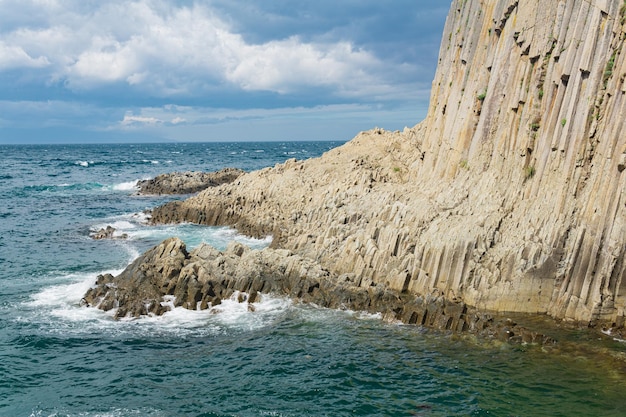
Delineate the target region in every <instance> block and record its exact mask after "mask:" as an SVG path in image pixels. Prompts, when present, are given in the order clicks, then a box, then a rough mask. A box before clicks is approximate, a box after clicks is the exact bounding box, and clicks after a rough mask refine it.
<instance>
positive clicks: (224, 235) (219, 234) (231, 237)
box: [205, 227, 272, 249]
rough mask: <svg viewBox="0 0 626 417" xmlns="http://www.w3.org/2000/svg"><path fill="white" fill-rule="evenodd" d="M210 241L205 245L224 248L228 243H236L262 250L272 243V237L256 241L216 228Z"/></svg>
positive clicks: (228, 228) (222, 228)
mask: <svg viewBox="0 0 626 417" xmlns="http://www.w3.org/2000/svg"><path fill="white" fill-rule="evenodd" d="M211 240H212V241H206V242H205V243H209V244H214V245H217V246H220V247H226V246H227V245H228V243H229V242H231V241H236V242H239V243H243V244H244V245H246V246H248V247H250V248H253V249H262V248H265V247H267V246H269V245H270V244H271V243H272V236H266V237H264V238H262V239H257V238H253V237H249V236H245V235H242V234H240V233H239V232H237V231H236V230H235V229H232V228H230V227H216V228H214V232H213V236H212V239H211Z"/></svg>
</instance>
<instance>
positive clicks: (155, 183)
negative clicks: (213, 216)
mask: <svg viewBox="0 0 626 417" xmlns="http://www.w3.org/2000/svg"><path fill="white" fill-rule="evenodd" d="M243 173H244V171H242V170H240V169H236V168H224V169H221V170H219V171H216V172H173V173H169V174H161V175H158V176H156V177H155V178H152V179H150V180H143V181H139V182H138V183H137V187H139V190H138V191H137V194H139V195H162V194H192V193H197V192H199V191H202V190H204V189H206V188H209V187H216V186H218V185H222V184H227V183H229V182H233V181H234V180H236V179H237V178H238V177H239V176H240V175H242V174H243Z"/></svg>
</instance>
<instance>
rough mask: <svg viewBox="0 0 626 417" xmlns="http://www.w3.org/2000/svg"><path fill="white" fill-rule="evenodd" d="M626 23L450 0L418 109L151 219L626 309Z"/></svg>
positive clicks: (615, 322)
mask: <svg viewBox="0 0 626 417" xmlns="http://www.w3.org/2000/svg"><path fill="white" fill-rule="evenodd" d="M625 23H626V2H624V1H623V0H567V1H557V0H555V1H550V2H539V0H520V1H513V0H455V1H454V2H453V4H452V8H451V10H450V14H449V16H448V20H447V23H446V28H445V33H444V35H443V41H442V45H441V52H440V57H439V67H438V70H437V73H436V76H435V79H434V82H433V88H432V94H431V104H430V109H429V113H428V116H427V118H426V119H425V120H424V121H423V122H422V123H420V124H419V125H417V126H415V127H414V128H411V129H408V128H407V129H405V130H404V131H403V132H387V131H383V130H381V129H374V130H371V131H368V132H363V133H361V134H359V135H358V136H357V137H356V138H354V139H353V140H352V141H350V142H348V143H347V144H345V145H344V146H342V147H340V148H337V149H334V150H332V151H329V152H327V153H326V154H325V155H324V156H322V157H321V158H318V159H312V160H307V161H296V160H290V161H287V162H286V163H284V164H280V165H277V166H275V167H273V168H267V169H264V170H260V171H256V172H252V173H249V174H246V175H243V176H241V177H239V178H238V179H237V180H236V181H234V182H233V183H231V184H227V185H223V186H220V187H217V188H211V189H208V190H206V191H203V192H202V193H200V194H199V195H197V196H194V197H192V198H190V199H188V200H186V201H184V202H176V203H170V204H167V205H165V206H162V207H159V208H157V209H155V210H154V211H153V217H152V219H153V221H154V222H155V223H160V222H179V221H193V222H197V223H200V224H207V225H225V224H227V225H234V226H235V227H237V228H238V229H239V230H241V231H242V232H244V233H248V234H251V235H257V236H262V235H266V234H272V235H273V236H274V241H273V244H272V247H273V248H274V249H267V250H268V251H271V250H275V249H287V250H289V251H290V253H293V254H296V255H297V256H298V257H302V258H304V259H309V260H312V261H315V262H317V263H318V264H319V265H321V266H322V267H323V268H324V269H325V270H326V271H328V273H329V274H330V276H334V277H339V276H349V277H350V279H351V282H353V283H354V284H355V285H356V286H357V287H360V288H372V287H379V286H384V287H385V288H389V289H391V290H394V291H396V292H397V293H398V294H412V295H421V296H424V297H426V296H429V297H443V298H445V299H447V300H450V301H456V302H462V303H465V304H467V305H469V306H471V307H472V308H476V309H478V310H488V311H501V312H504V311H506V312H525V313H547V314H549V315H551V316H553V317H555V318H560V319H568V320H572V321H577V322H583V323H592V324H602V325H608V326H616V327H620V326H623V324H624V316H625V314H626V313H625V309H626V279H625V276H626V263H625V261H624V255H625V252H626V195H625V191H626V178H625V176H626V173H624V170H625V168H626V133H624V132H625V131H626V129H625V128H626V126H625V120H626V97H625V95H626V85H625V84H624V79H625V77H626V61H625V60H626V51H625V48H624V39H625V38H626V26H625ZM402 314H403V315H404V316H406V317H408V318H407V320H406V321H409V322H415V321H417V320H418V319H417V318H415V320H413V319H412V318H411V315H410V314H407V312H406V311H403V312H402Z"/></svg>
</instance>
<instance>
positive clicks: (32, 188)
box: [22, 182, 105, 193]
mask: <svg viewBox="0 0 626 417" xmlns="http://www.w3.org/2000/svg"><path fill="white" fill-rule="evenodd" d="M103 188H105V186H104V185H103V184H100V183H98V182H87V183H78V184H69V183H61V184H48V185H46V184H44V185H27V186H25V187H22V191H24V192H26V193H38V192H51V193H54V192H67V191H91V190H98V189H103Z"/></svg>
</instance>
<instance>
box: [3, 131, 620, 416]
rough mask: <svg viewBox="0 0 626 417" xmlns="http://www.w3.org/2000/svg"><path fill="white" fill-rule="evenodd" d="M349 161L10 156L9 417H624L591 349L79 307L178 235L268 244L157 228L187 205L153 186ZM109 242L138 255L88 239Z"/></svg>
mask: <svg viewBox="0 0 626 417" xmlns="http://www.w3.org/2000/svg"><path fill="white" fill-rule="evenodd" d="M337 145H338V143H332V142H308V143H306V142H305V143H303V142H293V143H278V142H276V143H243V144H241V143H236V144H232V143H231V144H226V143H224V144H158V145H157V144H142V145H71V146H61V145H54V146H43V145H41V146H2V145H0V416H55V417H57V416H58V417H62V416H85V417H95V416H102V417H105V416H114V417H117V416H119V417H123V416H159V417H160V416H456V415H459V416H622V415H626V374H625V372H624V370H623V369H624V368H623V367H621V366H616V365H615V363H612V362H610V361H607V360H606V355H599V354H595V353H590V351H588V350H581V351H580V352H576V351H573V350H572V349H569V350H568V351H567V352H565V353H562V352H560V351H559V349H541V348H539V347H533V346H511V345H507V344H499V343H490V342H486V341H476V340H473V339H472V338H470V337H458V336H453V335H449V334H441V333H436V332H432V331H428V330H426V329H421V328H419V327H415V326H403V325H397V324H389V323H384V322H382V321H381V320H380V319H379V318H378V317H376V316H369V315H363V314H359V313H355V312H345V311H330V310H324V309H318V308H315V307H314V306H303V305H299V304H297V303H294V302H291V301H289V300H286V299H281V298H274V297H269V296H268V297H264V299H263V301H262V302H261V303H260V304H259V305H258V306H257V309H256V311H255V312H249V311H247V309H246V306H245V305H240V304H237V303H236V302H234V301H233V302H228V301H226V302H224V304H223V305H221V306H219V309H216V310H213V311H202V312H199V311H187V310H182V309H177V310H174V311H172V312H170V313H167V314H166V315H164V316H163V317H158V318H155V317H150V318H143V319H139V320H125V321H114V320H112V319H111V316H110V314H107V313H104V312H101V311H99V310H95V309H89V308H83V307H80V306H79V302H80V299H81V297H82V295H83V294H84V292H85V291H86V290H87V289H88V288H89V286H90V285H92V284H93V282H94V281H95V277H96V276H97V275H98V274H100V273H103V272H113V273H115V272H119V271H121V270H122V269H123V268H124V267H125V266H126V265H127V264H128V263H129V262H130V261H131V260H132V259H134V258H135V257H136V256H138V255H139V254H140V253H141V252H143V251H144V250H146V249H148V248H149V247H151V246H152V245H154V244H156V243H158V242H159V241H161V240H162V239H164V238H166V237H169V236H180V237H182V238H183V239H184V240H185V241H186V242H187V244H188V246H191V247H193V246H195V245H197V244H199V243H200V242H202V241H204V242H208V243H211V244H213V245H215V246H217V247H225V246H226V245H227V244H228V242H229V241H231V240H232V239H238V240H241V241H242V242H244V243H246V244H249V245H251V246H255V247H263V246H265V245H267V244H268V243H269V239H258V240H257V239H250V238H247V237H245V236H240V235H238V234H237V233H235V232H234V231H232V230H230V229H228V228H209V227H200V226H195V225H175V226H158V227H152V226H147V225H145V224H144V220H145V216H144V215H143V214H142V212H143V210H145V209H147V208H151V207H154V206H156V205H158V204H161V203H163V202H165V201H168V200H169V199H172V197H137V196H134V195H133V192H134V186H135V184H136V182H137V180H139V179H145V178H150V177H153V176H155V175H157V174H159V173H164V172H171V171H185V170H204V171H212V170H217V169H220V168H223V167H226V166H233V167H239V168H243V169H245V170H253V169H258V168H262V167H265V166H272V165H274V164H276V163H278V162H283V161H284V160H285V159H288V158H291V157H295V158H298V159H304V158H309V157H314V156H318V155H320V154H321V153H322V152H324V151H326V150H328V149H330V148H331V147H334V146H337ZM106 225H113V226H115V227H116V228H118V230H119V231H120V233H127V234H128V235H129V239H127V240H105V241H94V240H92V239H90V238H89V234H90V233H91V232H94V231H96V230H98V229H99V228H101V227H105V226H106ZM563 337H566V338H569V339H572V340H576V339H577V338H578V339H582V340H586V339H588V338H591V337H596V336H594V335H592V334H587V333H585V332H580V333H579V334H567V335H564V336H563ZM603 346H605V348H606V349H607V350H608V351H610V352H613V353H614V354H624V352H625V351H626V346H624V344H622V343H620V342H618V341H613V340H611V339H610V338H607V340H605V341H603Z"/></svg>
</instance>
